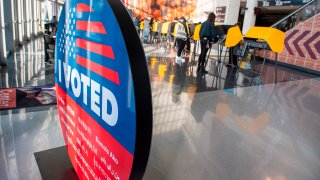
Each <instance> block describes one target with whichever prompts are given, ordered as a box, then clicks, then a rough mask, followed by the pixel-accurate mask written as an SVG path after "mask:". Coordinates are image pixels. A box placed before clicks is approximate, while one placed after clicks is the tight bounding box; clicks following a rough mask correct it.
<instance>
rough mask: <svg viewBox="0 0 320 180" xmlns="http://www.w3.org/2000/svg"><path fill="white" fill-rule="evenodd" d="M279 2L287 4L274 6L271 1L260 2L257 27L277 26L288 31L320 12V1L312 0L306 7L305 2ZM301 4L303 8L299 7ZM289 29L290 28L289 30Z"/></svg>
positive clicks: (257, 11)
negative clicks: (297, 23)
mask: <svg viewBox="0 0 320 180" xmlns="http://www.w3.org/2000/svg"><path fill="white" fill-rule="evenodd" d="M279 2H283V3H287V4H281V5H277V4H272V3H271V1H260V3H259V7H257V8H256V10H255V12H256V15H257V19H256V26H263V27H268V26H272V27H274V26H273V25H274V24H277V26H278V29H281V30H284V31H287V30H289V29H291V28H292V27H293V26H294V25H295V24H296V22H299V21H304V20H306V19H309V18H310V17H312V16H314V15H315V14H317V12H319V4H320V1H319V0H310V1H309V2H307V1H306V3H305V4H304V5H303V3H304V2H299V3H298V2H296V3H295V1H290V3H288V2H289V1H279ZM266 3H267V4H266ZM276 3H277V2H276ZM299 4H300V5H302V6H299ZM287 20H288V22H287ZM288 27H290V28H289V29H288Z"/></svg>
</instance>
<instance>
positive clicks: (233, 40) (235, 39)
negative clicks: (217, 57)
mask: <svg viewBox="0 0 320 180" xmlns="http://www.w3.org/2000/svg"><path fill="white" fill-rule="evenodd" d="M241 40H242V33H241V30H240V28H239V26H235V27H232V28H230V29H229V30H228V33H227V37H226V44H225V46H226V47H234V46H236V45H237V44H238V43H239V42H240V41H241Z"/></svg>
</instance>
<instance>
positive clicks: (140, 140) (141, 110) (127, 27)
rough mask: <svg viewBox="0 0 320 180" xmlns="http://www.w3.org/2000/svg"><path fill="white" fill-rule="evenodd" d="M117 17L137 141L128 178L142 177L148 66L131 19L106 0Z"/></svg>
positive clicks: (148, 133)
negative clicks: (127, 65) (128, 68)
mask: <svg viewBox="0 0 320 180" xmlns="http://www.w3.org/2000/svg"><path fill="white" fill-rule="evenodd" d="M107 1H108V3H109V5H110V6H111V9H112V11H113V13H114V15H115V16H116V18H117V20H118V24H119V26H120V29H121V32H122V36H123V38H124V41H125V44H126V48H127V52H128V55H129V60H130V65H131V72H132V79H133V86H134V95H135V105H136V121H137V122H136V144H135V151H134V160H133V165H132V170H131V175H130V179H142V177H143V175H144V172H145V170H146V167H147V163H148V158H149V152H150V146H151V139H152V117H153V114H152V97H151V86H150V79H149V73H148V66H147V61H146V57H145V53H144V50H143V47H142V45H141V41H140V38H139V36H138V34H137V30H136V28H135V26H134V24H133V21H132V19H131V17H130V15H129V13H128V11H127V9H126V8H125V6H124V5H123V4H122V2H121V1H120V0H107Z"/></svg>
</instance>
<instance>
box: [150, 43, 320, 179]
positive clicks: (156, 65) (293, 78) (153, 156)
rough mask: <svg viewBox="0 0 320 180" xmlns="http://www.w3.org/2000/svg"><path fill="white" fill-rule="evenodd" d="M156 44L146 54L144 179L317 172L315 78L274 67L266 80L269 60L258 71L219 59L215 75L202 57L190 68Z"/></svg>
mask: <svg viewBox="0 0 320 180" xmlns="http://www.w3.org/2000/svg"><path fill="white" fill-rule="evenodd" d="M161 51H162V52H165V50H159V49H158V50H151V48H150V53H149V55H150V56H149V58H148V65H149V72H150V78H151V85H152V95H153V109H154V125H153V134H154V135H153V140H152V147H151V153H150V158H149V164H148V166H147V171H146V175H145V177H144V179H159V180H160V179H243V180H246V179H319V177H320V173H319V171H318V170H319V169H320V163H319V162H320V155H319V154H320V153H319V152H320V143H319V139H320V135H319V133H318V132H319V130H320V122H319V121H318V120H319V117H318V116H319V112H318V111H317V110H316V109H317V108H316V107H319V105H320V104H319V103H320V94H319V92H320V79H314V78H313V76H310V75H307V74H303V73H300V72H296V71H292V70H289V69H286V68H281V67H280V68H279V76H278V82H280V83H278V84H274V83H273V82H274V67H273V66H272V65H267V66H265V69H264V72H263V73H262V76H261V77H260V76H257V75H255V74H254V75H252V73H250V72H248V71H244V70H239V69H237V68H231V67H225V66H224V67H223V68H222V71H220V73H218V74H215V73H214V72H216V66H215V65H216V64H214V63H211V64H210V62H209V63H208V67H207V70H208V71H209V74H207V75H203V74H197V72H196V65H195V64H194V63H193V62H192V60H191V58H189V59H188V57H187V56H185V58H186V59H188V60H186V62H184V63H181V64H177V63H175V60H174V53H171V52H170V51H167V52H166V53H164V54H162V56H161ZM153 52H156V55H155V56H152V54H153ZM147 54H148V52H147ZM249 65H250V66H251V64H249ZM249 65H245V66H249ZM242 66H243V65H242ZM257 71H259V64H257Z"/></svg>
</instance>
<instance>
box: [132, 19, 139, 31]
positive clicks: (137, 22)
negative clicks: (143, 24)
mask: <svg viewBox="0 0 320 180" xmlns="http://www.w3.org/2000/svg"><path fill="white" fill-rule="evenodd" d="M133 23H134V26H135V27H136V29H137V31H138V34H139V26H140V18H139V17H135V18H134V21H133Z"/></svg>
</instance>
